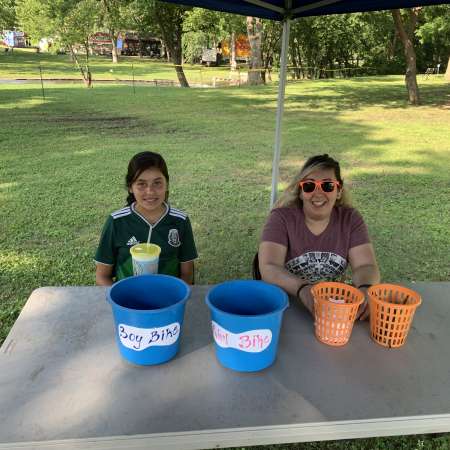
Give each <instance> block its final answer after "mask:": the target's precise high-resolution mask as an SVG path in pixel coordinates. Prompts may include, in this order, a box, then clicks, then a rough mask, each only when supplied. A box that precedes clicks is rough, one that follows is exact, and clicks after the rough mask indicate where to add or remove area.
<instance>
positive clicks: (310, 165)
mask: <svg viewBox="0 0 450 450" xmlns="http://www.w3.org/2000/svg"><path fill="white" fill-rule="evenodd" d="M318 169H332V170H333V171H334V175H335V177H336V180H337V181H339V184H340V185H341V187H340V194H341V195H340V196H339V198H338V199H337V200H336V206H350V204H351V202H350V195H349V193H348V191H347V189H346V188H345V186H344V180H343V178H342V176H341V167H340V166H339V163H338V162H337V161H336V160H335V159H333V158H332V157H331V156H329V155H328V153H325V154H323V155H316V156H311V157H310V158H308V159H307V160H306V162H305V164H303V167H302V168H301V169H300V172H298V173H297V175H296V176H295V177H294V179H293V181H292V182H291V183H290V184H289V186H288V187H287V188H286V190H285V191H284V192H283V194H282V195H281V197H280V198H279V200H278V201H277V202H276V203H275V205H274V208H282V207H294V206H297V207H299V208H303V201H302V199H301V198H300V188H299V186H298V183H299V182H300V181H301V180H304V179H305V178H307V177H308V175H309V174H310V173H311V172H314V171H315V170H318Z"/></svg>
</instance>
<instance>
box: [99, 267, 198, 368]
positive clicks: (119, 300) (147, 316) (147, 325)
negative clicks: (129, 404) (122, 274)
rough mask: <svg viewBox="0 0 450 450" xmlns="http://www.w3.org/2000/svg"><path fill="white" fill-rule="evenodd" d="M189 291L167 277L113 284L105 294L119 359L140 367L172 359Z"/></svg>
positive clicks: (188, 288) (138, 277) (136, 279)
mask: <svg viewBox="0 0 450 450" xmlns="http://www.w3.org/2000/svg"><path fill="white" fill-rule="evenodd" d="M190 293H191V290H190V287H189V286H188V285H187V284H186V283H185V282H184V281H183V280H180V279H179V278H175V277H172V276H170V275H160V274H158V275H156V274H155V275H139V276H134V277H129V278H125V279H123V280H120V281H118V282H116V283H114V284H113V285H112V286H111V288H110V289H108V292H107V299H108V301H109V303H110V304H111V307H112V312H113V316H114V325H115V335H116V342H117V345H118V347H119V350H120V353H121V355H122V356H123V357H124V358H125V359H126V360H127V361H129V362H131V363H133V364H139V365H152V364H161V363H164V362H166V361H169V360H170V359H172V358H173V357H174V356H175V355H176V354H177V352H178V349H179V346H180V335H181V331H182V327H183V319H184V310H185V306H186V301H187V300H188V298H189V295H190Z"/></svg>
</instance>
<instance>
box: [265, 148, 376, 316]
mask: <svg viewBox="0 0 450 450" xmlns="http://www.w3.org/2000/svg"><path fill="white" fill-rule="evenodd" d="M258 253H259V270H260V273H261V277H262V279H263V280H264V281H267V282H269V283H273V284H276V285H278V286H280V287H282V288H283V289H284V290H285V291H286V292H288V293H289V294H290V295H293V296H297V297H298V298H299V299H300V300H301V302H302V303H303V304H304V305H305V307H306V308H307V309H308V310H309V311H310V312H311V313H312V314H313V312H314V311H313V309H314V301H313V298H312V295H311V286H312V285H313V284H314V283H316V282H318V281H332V280H339V279H340V278H342V276H343V275H344V273H345V271H346V269H347V267H348V265H350V268H351V271H352V281H353V284H354V285H355V286H357V287H358V288H360V289H361V290H362V291H364V292H365V291H366V290H367V288H368V287H370V286H371V285H372V284H375V283H379V281H380V273H379V270H378V265H377V262H376V259H375V253H374V250H373V246H372V244H371V242H370V239H369V235H368V232H367V227H366V224H365V223H364V220H363V218H362V217H361V215H360V214H359V212H358V211H357V210H356V209H354V208H351V207H350V204H349V201H348V196H347V193H346V190H345V188H344V182H343V180H342V178H341V171H340V167H339V163H338V162H337V161H336V160H334V159H333V158H331V157H329V156H328V155H327V154H325V155H318V156H313V157H311V158H309V159H308V160H307V161H306V163H305V164H304V166H303V167H302V169H301V170H300V173H299V174H298V175H297V176H296V177H295V179H294V181H293V182H292V183H291V184H290V185H289V186H288V188H287V189H286V191H285V192H284V194H283V195H282V196H281V198H280V199H279V200H278V202H277V203H276V204H275V207H274V209H272V211H271V213H270V216H269V218H268V220H267V222H266V225H265V227H264V230H263V233H262V238H261V243H260V246H259V252H258ZM368 315H369V308H368V307H367V301H366V302H364V303H363V304H362V305H361V307H360V310H359V312H358V316H359V318H360V319H366V318H367V317H368Z"/></svg>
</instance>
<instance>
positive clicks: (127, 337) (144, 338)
mask: <svg viewBox="0 0 450 450" xmlns="http://www.w3.org/2000/svg"><path fill="white" fill-rule="evenodd" d="M117 332H118V335H119V339H120V342H121V343H122V345H124V346H125V347H127V348H130V349H131V350H137V351H138V352H139V351H141V350H145V349H146V348H148V347H153V346H156V345H172V344H174V343H175V342H176V341H177V339H178V338H179V336H180V324H179V323H178V322H173V323H170V324H169V325H166V326H164V327H158V328H137V327H132V326H130V325H125V324H123V323H119V325H118V326H117Z"/></svg>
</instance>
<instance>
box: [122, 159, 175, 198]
mask: <svg viewBox="0 0 450 450" xmlns="http://www.w3.org/2000/svg"><path fill="white" fill-rule="evenodd" d="M153 168H155V169H158V170H160V171H161V173H162V174H163V175H164V178H165V179H166V181H167V185H169V171H168V170H167V164H166V161H164V158H163V157H162V156H161V155H160V154H159V153H155V152H148V151H147V152H140V153H137V154H136V155H134V156H133V157H132V158H131V159H130V162H129V163H128V171H127V175H126V176H125V185H126V188H127V190H128V197H127V205H131V204H132V203H133V202H135V201H136V198H135V197H134V194H133V193H131V192H130V189H131V185H132V184H133V183H134V182H135V181H136V180H137V179H138V178H139V175H140V174H141V173H142V172H144V171H145V170H147V169H153ZM168 198H169V191H168V190H167V191H166V198H165V200H166V201H167V199H168Z"/></svg>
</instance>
